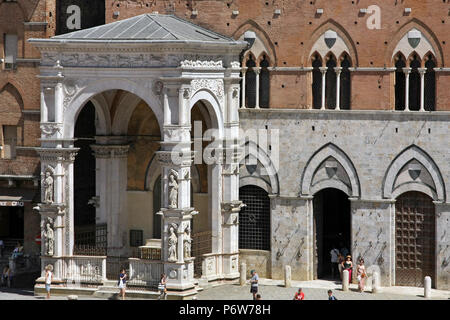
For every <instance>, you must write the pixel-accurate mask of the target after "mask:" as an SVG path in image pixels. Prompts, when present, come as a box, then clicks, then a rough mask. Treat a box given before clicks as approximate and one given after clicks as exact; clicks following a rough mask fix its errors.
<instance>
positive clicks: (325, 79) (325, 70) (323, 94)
mask: <svg viewBox="0 0 450 320" xmlns="http://www.w3.org/2000/svg"><path fill="white" fill-rule="evenodd" d="M319 70H320V72H322V106H321V108H320V110H325V95H326V85H327V78H326V77H327V70H328V67H320V68H319Z"/></svg>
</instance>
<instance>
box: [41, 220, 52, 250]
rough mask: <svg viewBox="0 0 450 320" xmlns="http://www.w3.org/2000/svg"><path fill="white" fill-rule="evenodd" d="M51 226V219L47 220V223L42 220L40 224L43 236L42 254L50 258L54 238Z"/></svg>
mask: <svg viewBox="0 0 450 320" xmlns="http://www.w3.org/2000/svg"><path fill="white" fill-rule="evenodd" d="M52 224H53V220H52V218H47V221H45V220H43V221H42V223H41V228H42V234H43V236H44V254H45V255H48V256H52V255H53V251H54V243H55V237H54V232H53V229H52Z"/></svg>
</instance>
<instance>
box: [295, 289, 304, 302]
mask: <svg viewBox="0 0 450 320" xmlns="http://www.w3.org/2000/svg"><path fill="white" fill-rule="evenodd" d="M294 300H305V294H304V293H303V289H302V288H298V291H297V292H296V293H295V295H294Z"/></svg>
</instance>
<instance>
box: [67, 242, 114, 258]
mask: <svg viewBox="0 0 450 320" xmlns="http://www.w3.org/2000/svg"><path fill="white" fill-rule="evenodd" d="M73 254H74V255H76V256H106V248H105V247H98V246H91V245H83V244H81V245H74V246H73Z"/></svg>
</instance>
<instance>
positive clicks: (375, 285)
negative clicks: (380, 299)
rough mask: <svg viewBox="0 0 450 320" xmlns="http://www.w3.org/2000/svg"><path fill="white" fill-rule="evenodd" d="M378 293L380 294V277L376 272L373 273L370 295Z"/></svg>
mask: <svg viewBox="0 0 450 320" xmlns="http://www.w3.org/2000/svg"><path fill="white" fill-rule="evenodd" d="M378 292H380V275H379V274H378V272H377V271H374V273H373V279H372V293H378Z"/></svg>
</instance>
